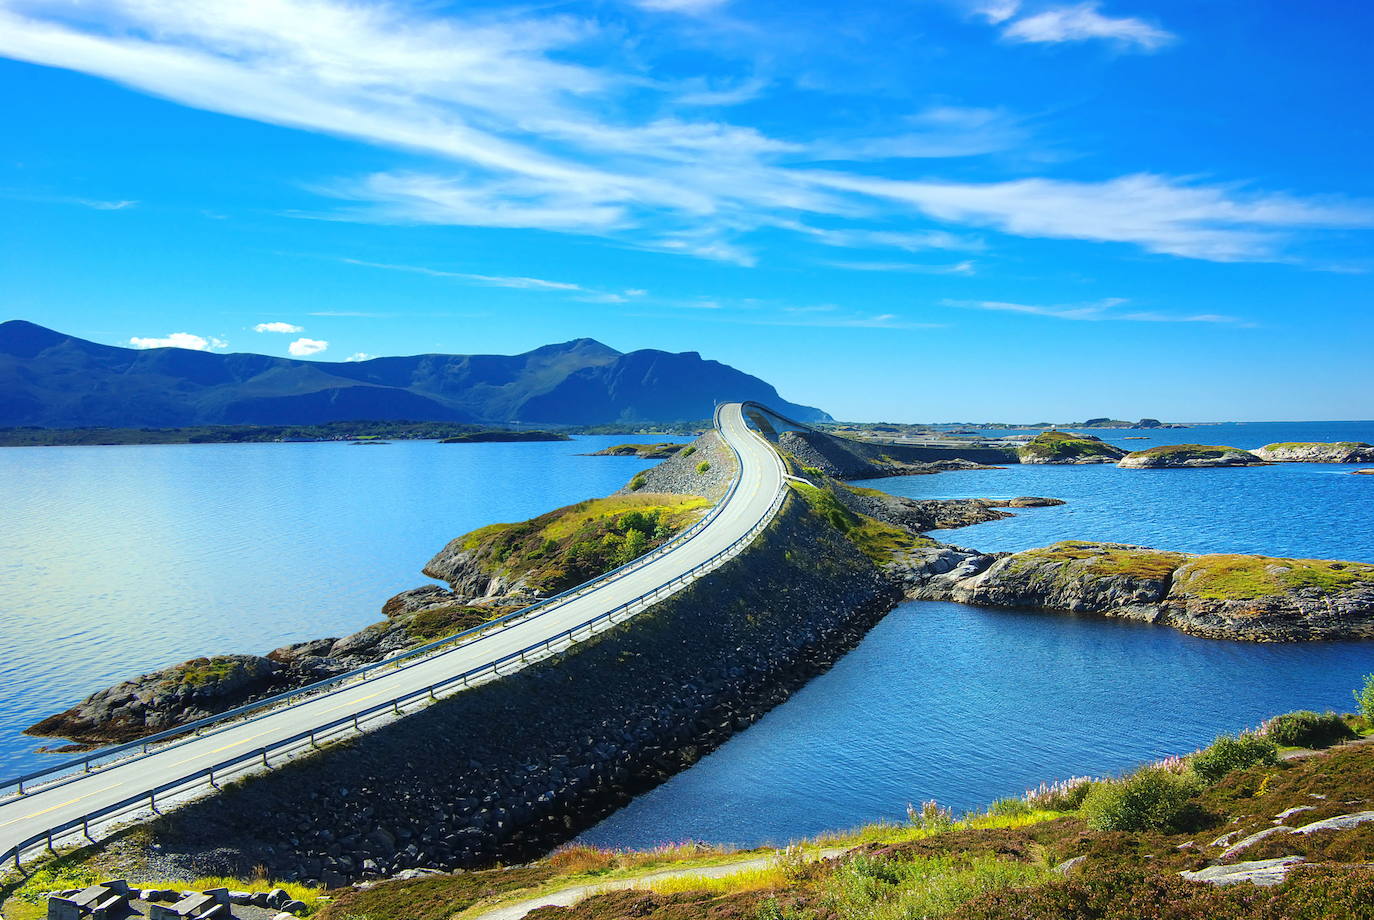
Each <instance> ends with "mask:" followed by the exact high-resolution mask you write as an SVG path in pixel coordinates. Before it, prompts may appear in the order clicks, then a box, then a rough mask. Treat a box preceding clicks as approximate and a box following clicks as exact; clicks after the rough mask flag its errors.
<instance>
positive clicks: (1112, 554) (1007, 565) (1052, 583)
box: [950, 542, 1187, 622]
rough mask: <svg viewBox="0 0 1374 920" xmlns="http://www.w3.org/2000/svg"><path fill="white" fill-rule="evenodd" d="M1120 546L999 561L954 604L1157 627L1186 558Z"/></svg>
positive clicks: (1072, 548) (1075, 547)
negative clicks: (1098, 616)
mask: <svg viewBox="0 0 1374 920" xmlns="http://www.w3.org/2000/svg"><path fill="white" fill-rule="evenodd" d="M1186 558H1187V557H1185V556H1184V555H1183V554H1182V553H1170V552H1162V551H1159V550H1151V549H1144V548H1142V547H1138V546H1127V545H1124V544H1118V543H1086V542H1065V543H1056V544H1055V545H1054V546H1050V547H1046V548H1044V549H1034V550H1027V551H1025V552H1022V553H1015V554H1013V555H1010V556H1004V557H1003V558H1001V559H998V560H997V562H995V563H994V564H993V565H991V566H990V567H988V568H987V570H985V571H984V572H982V573H980V574H978V575H976V576H974V577H972V578H969V579H966V580H964V581H961V582H960V583H959V584H957V585H956V586H955V587H954V588H953V589H952V591H951V592H950V594H951V598H952V599H953V600H957V601H961V602H963V603H967V604H986V605H988V606H993V607H1032V608H1047V609H1052V610H1067V611H1071V612H1075V613H1100V614H1105V615H1107V616H1114V617H1123V618H1126V619H1133V620H1144V621H1146V622H1154V621H1156V620H1158V619H1159V618H1160V616H1161V615H1162V612H1163V610H1162V607H1161V605H1162V603H1163V601H1164V599H1165V597H1166V596H1167V595H1168V593H1169V585H1170V580H1171V576H1172V575H1173V572H1174V570H1175V569H1176V568H1178V566H1179V565H1181V564H1182V563H1183V561H1184V560H1185V559H1186Z"/></svg>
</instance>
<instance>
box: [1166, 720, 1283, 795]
mask: <svg viewBox="0 0 1374 920" xmlns="http://www.w3.org/2000/svg"><path fill="white" fill-rule="evenodd" d="M1278 762H1279V746H1278V744H1277V742H1276V741H1275V740H1274V739H1273V738H1270V737H1267V736H1264V735H1256V734H1251V733H1248V732H1242V733H1241V734H1239V735H1221V736H1220V737H1218V738H1217V740H1215V741H1213V742H1212V743H1211V744H1210V745H1208V746H1207V747H1205V748H1203V749H1202V750H1200V751H1198V752H1197V753H1196V754H1194V755H1193V756H1192V757H1191V758H1189V761H1188V766H1189V767H1190V768H1191V769H1192V771H1193V772H1194V773H1196V774H1197V775H1198V776H1199V777H1200V778H1201V779H1202V780H1203V781H1204V782H1208V783H1215V782H1217V781H1218V780H1220V779H1221V778H1222V777H1224V776H1225V775H1226V774H1227V773H1230V772H1231V771H1232V770H1242V769H1244V768H1246V767H1253V766H1255V765H1257V764H1259V765H1262V766H1272V765H1274V764H1276V763H1278Z"/></svg>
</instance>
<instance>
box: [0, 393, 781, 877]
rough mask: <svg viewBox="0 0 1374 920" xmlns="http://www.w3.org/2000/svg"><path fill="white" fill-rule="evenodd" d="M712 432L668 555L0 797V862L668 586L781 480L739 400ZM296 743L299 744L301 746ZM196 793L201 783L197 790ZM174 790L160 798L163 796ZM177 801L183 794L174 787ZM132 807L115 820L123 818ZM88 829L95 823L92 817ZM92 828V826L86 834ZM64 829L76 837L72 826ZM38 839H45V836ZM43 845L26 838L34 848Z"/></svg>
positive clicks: (775, 460)
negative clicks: (285, 701)
mask: <svg viewBox="0 0 1374 920" xmlns="http://www.w3.org/2000/svg"><path fill="white" fill-rule="evenodd" d="M717 425H718V428H719V430H720V433H721V435H722V436H723V437H724V439H725V440H726V441H727V442H728V443H729V444H730V446H732V447H733V448H734V449H735V451H736V452H737V454H738V456H739V459H740V469H739V482H738V485H737V486H736V488H735V490H734V492H733V493H732V494H731V495H730V496H729V498H728V499H727V501H726V503H725V505H724V506H722V507H721V508H720V510H719V512H718V513H717V514H716V516H715V517H714V518H713V519H712V520H711V521H710V523H709V524H707V525H706V526H705V527H704V528H702V529H701V530H700V531H699V532H698V533H697V534H696V535H694V536H692V537H691V538H690V539H688V540H686V541H685V542H683V543H681V544H679V545H678V546H677V547H676V548H674V549H673V550H672V551H671V552H665V553H662V554H660V555H658V556H657V558H653V559H651V560H650V561H649V562H647V563H646V564H644V565H642V566H640V567H639V568H637V569H633V570H631V571H629V572H628V573H626V574H624V575H622V576H620V577H617V578H616V579H614V580H612V581H610V582H608V583H606V584H604V585H600V586H598V587H596V588H595V589H593V590H590V591H587V592H586V593H584V594H581V595H578V596H576V597H573V598H572V599H571V600H568V601H566V602H564V603H562V604H560V605H559V606H557V607H555V608H553V609H551V610H549V611H548V612H546V613H544V614H543V615H541V616H537V617H531V618H530V619H528V620H523V621H517V622H515V624H514V625H511V626H508V627H506V628H504V629H500V630H497V631H494V632H491V633H484V634H481V635H480V636H479V637H478V638H475V639H473V640H471V641H469V642H467V643H465V644H462V645H458V646H454V647H451V648H449V649H446V650H444V651H441V652H437V653H435V654H433V655H430V656H428V657H424V658H420V659H418V660H417V661H416V662H415V663H414V664H411V665H409V666H407V667H404V668H399V669H395V670H385V671H382V672H380V673H377V674H375V675H373V676H369V677H367V678H365V679H362V680H359V681H358V682H356V683H352V684H347V685H343V686H341V687H339V688H338V689H335V690H332V691H330V692H327V693H321V694H318V695H314V696H309V697H305V698H303V699H302V700H300V701H299V702H295V703H292V704H289V705H283V706H280V707H278V708H276V709H272V710H269V711H267V712H265V713H263V714H262V715H259V716H256V717H254V718H251V719H248V720H245V721H241V722H232V723H228V724H226V725H224V726H222V727H219V728H215V729H213V730H209V731H206V732H205V733H204V734H201V735H200V736H198V737H194V738H190V739H186V740H182V741H178V742H174V743H170V744H168V745H166V746H163V747H159V748H154V749H153V750H152V751H150V752H149V753H147V754H142V755H139V756H135V757H130V758H127V759H124V760H119V761H115V762H113V763H111V764H109V765H108V766H104V767H102V768H100V769H97V770H95V771H93V772H91V773H86V774H77V775H75V776H73V777H67V778H63V779H61V780H59V781H56V782H53V783H50V784H48V785H46V786H42V787H39V788H36V789H34V790H33V791H30V792H27V793H26V794H24V795H22V796H12V797H9V798H7V799H5V800H3V801H0V858H14V859H15V860H16V861H17V859H18V855H19V854H18V853H17V852H13V853H12V852H11V851H12V850H14V848H16V847H18V846H20V845H22V844H24V842H25V841H28V840H30V839H31V838H33V837H35V836H37V835H42V834H47V833H48V832H49V831H50V830H51V829H53V828H58V827H61V826H63V825H64V824H65V823H67V822H70V821H80V820H81V819H82V818H83V817H84V816H86V815H90V814H92V813H94V812H97V811H99V810H100V809H102V808H109V807H112V806H114V805H116V804H118V803H120V802H124V801H126V800H128V799H130V798H132V797H134V796H138V795H143V796H147V794H148V793H149V791H151V790H156V789H159V788H160V787H162V786H164V785H166V784H168V783H172V782H175V781H178V780H185V781H187V782H188V783H190V782H192V781H194V780H195V779H196V777H197V776H203V775H204V774H205V772H206V770H207V769H209V768H211V767H214V766H216V765H217V764H220V763H223V762H224V761H226V760H228V759H230V758H232V757H234V756H236V755H238V754H247V753H249V752H252V751H255V750H257V749H260V748H271V747H272V746H273V745H274V744H280V743H282V742H285V741H286V740H287V739H290V738H292V737H293V736H296V735H298V734H300V733H301V732H303V731H310V730H312V729H314V728H316V727H319V726H324V725H328V724H330V723H334V722H337V721H338V720H339V719H340V718H341V717H347V716H350V715H352V714H355V713H359V712H363V711H365V710H368V709H369V708H372V707H376V705H377V704H378V703H382V702H386V701H387V700H390V699H394V698H398V697H402V696H404V695H405V694H407V693H409V692H413V691H414V692H420V693H423V692H424V690H425V688H427V687H431V686H433V685H434V684H435V683H436V682H440V681H443V680H444V679H445V678H450V677H452V676H454V675H456V674H462V673H465V672H467V671H469V670H471V669H473V668H476V667H479V666H483V665H486V664H488V663H490V662H494V661H498V660H500V659H501V658H503V657H505V656H508V655H510V654H511V653H513V652H518V651H520V650H521V649H524V648H528V647H529V646H531V645H535V644H538V643H542V642H545V641H548V640H551V639H555V638H556V637H559V636H561V635H562V634H564V633H566V632H567V630H569V629H571V628H572V627H574V626H577V625H578V624H582V623H586V622H588V621H590V620H593V619H595V618H596V617H598V616H599V615H602V614H604V613H606V612H608V611H611V610H614V609H615V608H617V607H619V606H621V605H623V604H625V603H627V602H630V601H634V600H636V599H637V598H640V597H642V596H643V595H645V594H649V593H652V592H654V591H655V590H659V589H661V590H664V595H663V596H667V593H668V591H669V590H675V589H676V586H674V585H673V583H674V582H675V581H677V580H679V579H681V578H683V577H684V576H687V575H690V574H691V573H693V572H694V571H695V570H696V569H697V568H698V567H699V566H702V565H703V564H704V563H710V562H711V560H712V559H713V557H715V556H717V554H719V553H720V552H721V551H723V550H726V549H728V548H730V547H731V546H733V545H734V544H735V543H737V542H739V541H740V540H742V539H743V538H745V537H747V536H748V535H749V533H750V531H752V530H753V529H754V528H755V526H757V525H758V524H760V523H761V522H762V521H763V520H764V519H765V518H767V517H768V516H769V515H770V514H772V513H773V510H774V508H775V499H776V498H777V496H778V495H779V493H780V492H781V490H782V489H783V486H784V481H783V475H784V472H783V467H782V463H781V460H780V459H779V457H778V455H777V453H776V452H775V451H774V450H773V448H772V447H771V446H769V445H768V443H767V442H766V441H764V440H763V439H762V438H761V437H759V436H758V435H756V434H755V433H754V432H753V431H752V430H751V429H749V427H748V425H747V424H746V423H745V420H744V416H743V413H742V407H741V405H740V404H739V403H730V404H728V405H725V406H722V407H721V409H720V411H719V413H718V414H717ZM304 746H305V745H304V744H303V745H302V747H304ZM197 791H200V792H203V787H198V790H197ZM177 797H178V796H177V795H171V796H167V798H169V799H175V798H177ZM180 797H183V798H184V797H186V794H185V793H181V794H180ZM134 814H135V813H134V812H133V811H127V812H123V813H122V815H119V816H109V817H106V818H103V819H102V820H103V821H106V822H108V821H109V820H110V818H113V817H122V818H123V819H127V818H129V817H133V816H134ZM91 827H92V829H94V828H96V827H97V824H96V822H94V821H93V822H92V825H91ZM92 832H95V831H94V830H92ZM72 833H74V834H77V835H79V834H80V833H81V828H79V827H78V828H76V829H75V830H74V831H73V832H72ZM45 843H46V841H45ZM42 845H43V844H34V845H33V846H34V847H37V846H42Z"/></svg>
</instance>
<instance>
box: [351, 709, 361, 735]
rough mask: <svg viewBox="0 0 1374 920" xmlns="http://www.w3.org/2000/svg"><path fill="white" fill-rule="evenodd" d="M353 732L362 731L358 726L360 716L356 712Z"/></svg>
mask: <svg viewBox="0 0 1374 920" xmlns="http://www.w3.org/2000/svg"><path fill="white" fill-rule="evenodd" d="M353 730H354V731H355V732H360V731H362V727H361V726H359V725H358V714H357V713H356V712H355V713H354V714H353Z"/></svg>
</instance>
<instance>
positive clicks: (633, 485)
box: [630, 473, 649, 492]
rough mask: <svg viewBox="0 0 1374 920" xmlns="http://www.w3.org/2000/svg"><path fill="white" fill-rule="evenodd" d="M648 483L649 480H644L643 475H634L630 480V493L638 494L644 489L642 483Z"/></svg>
mask: <svg viewBox="0 0 1374 920" xmlns="http://www.w3.org/2000/svg"><path fill="white" fill-rule="evenodd" d="M648 481H649V480H648V479H646V478H645V476H644V474H643V473H635V474H634V476H633V477H632V478H631V479H630V491H631V492H638V491H639V490H640V489H642V488H644V483H646V482H648Z"/></svg>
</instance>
